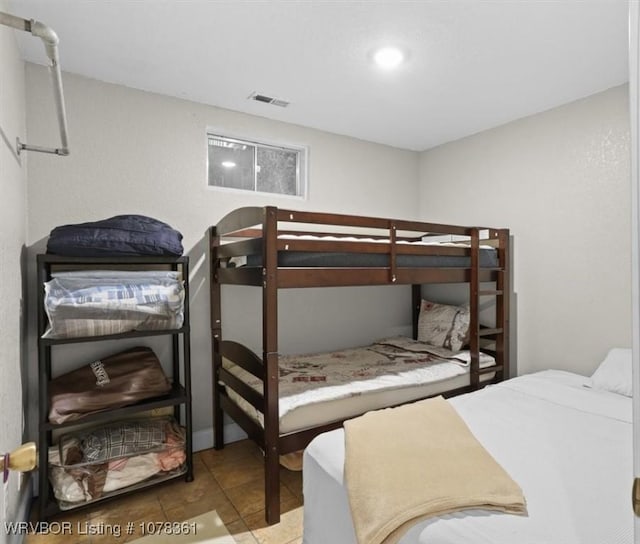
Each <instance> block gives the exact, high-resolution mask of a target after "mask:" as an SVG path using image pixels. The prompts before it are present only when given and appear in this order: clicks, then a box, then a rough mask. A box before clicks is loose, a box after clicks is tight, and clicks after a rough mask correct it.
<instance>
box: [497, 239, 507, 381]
mask: <svg viewBox="0 0 640 544" xmlns="http://www.w3.org/2000/svg"><path fill="white" fill-rule="evenodd" d="M510 262H511V260H510V255H509V229H500V231H499V232H498V266H499V267H500V270H498V278H497V280H496V289H497V290H499V291H500V292H501V296H499V297H498V299H497V301H496V314H497V319H496V327H499V328H501V329H502V331H503V332H502V334H501V335H500V336H499V337H498V339H497V340H496V363H497V364H499V365H502V370H501V373H500V379H501V380H508V379H509V378H510V369H509V330H510V329H509V320H510V318H509V312H510V310H509V292H510V289H511V286H510V285H509V280H510V278H509V275H510V272H509V270H510Z"/></svg>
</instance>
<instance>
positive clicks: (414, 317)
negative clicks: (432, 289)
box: [411, 283, 422, 340]
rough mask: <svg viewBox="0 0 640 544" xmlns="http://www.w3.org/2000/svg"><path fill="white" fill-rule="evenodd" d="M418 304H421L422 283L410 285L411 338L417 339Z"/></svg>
mask: <svg viewBox="0 0 640 544" xmlns="http://www.w3.org/2000/svg"><path fill="white" fill-rule="evenodd" d="M420 304H422V285H420V284H419V283H414V284H412V285H411V322H412V324H413V339H414V340H417V339H418V318H419V317H420Z"/></svg>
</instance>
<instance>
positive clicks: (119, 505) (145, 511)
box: [90, 493, 164, 527]
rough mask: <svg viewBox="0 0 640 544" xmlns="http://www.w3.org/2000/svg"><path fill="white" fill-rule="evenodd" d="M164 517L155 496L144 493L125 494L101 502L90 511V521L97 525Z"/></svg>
mask: <svg viewBox="0 0 640 544" xmlns="http://www.w3.org/2000/svg"><path fill="white" fill-rule="evenodd" d="M159 519H164V512H163V510H162V506H161V504H160V501H159V500H158V498H157V496H155V495H152V494H149V493H144V494H143V495H139V496H138V495H136V494H135V493H133V494H131V495H125V496H121V497H118V498H117V499H114V500H112V501H108V502H105V503H101V504H100V506H99V507H98V508H96V509H95V510H91V511H90V522H91V523H92V524H94V525H96V526H98V525H105V526H109V525H120V526H122V527H125V526H126V525H127V524H128V523H130V522H133V521H135V520H153V521H155V520H159Z"/></svg>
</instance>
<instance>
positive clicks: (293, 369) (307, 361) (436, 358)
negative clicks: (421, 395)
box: [224, 337, 495, 417]
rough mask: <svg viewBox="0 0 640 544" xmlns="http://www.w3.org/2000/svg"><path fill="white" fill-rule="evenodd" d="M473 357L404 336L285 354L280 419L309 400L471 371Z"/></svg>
mask: <svg viewBox="0 0 640 544" xmlns="http://www.w3.org/2000/svg"><path fill="white" fill-rule="evenodd" d="M469 361H470V354H469V351H457V352H454V351H450V350H447V349H444V348H438V347H435V346H431V345H429V344H426V343H424V342H418V341H416V340H412V339H411V338H406V337H394V338H385V339H382V340H379V341H378V342H375V343H374V344H371V345H369V346H364V347H360V348H353V349H345V350H340V351H334V352H330V353H316V354H310V355H281V356H280V358H279V363H280V364H279V368H280V381H279V388H280V390H279V394H280V395H279V396H280V403H279V404H280V417H282V416H284V415H285V414H286V413H288V412H289V411H291V410H293V409H295V408H298V407H300V406H303V405H307V404H312V403H318V402H325V401H328V400H335V399H340V398H345V397H350V396H355V395H361V394H363V393H367V392H371V391H380V390H385V389H397V388H401V387H411V386H416V385H420V384H424V383H432V382H438V381H441V380H446V379H448V378H452V377H455V376H459V375H461V374H465V373H467V372H468V366H469ZM493 364H495V361H494V359H493V357H491V356H489V355H486V354H481V358H480V366H481V367H485V366H491V365H493ZM224 365H225V368H227V370H229V372H231V373H232V374H234V375H236V376H237V377H238V378H240V379H242V380H243V381H244V382H246V383H247V384H249V385H250V386H251V387H253V388H254V389H255V390H256V391H259V392H260V393H262V382H261V381H260V380H259V379H258V378H256V377H255V376H253V375H252V374H250V373H249V372H246V371H245V370H243V369H242V368H240V367H239V366H237V365H235V364H233V363H231V362H230V361H226V360H225V361H224ZM231 393H232V391H230V394H231ZM232 396H233V397H234V399H236V400H237V399H238V396H237V395H232ZM240 404H244V403H240Z"/></svg>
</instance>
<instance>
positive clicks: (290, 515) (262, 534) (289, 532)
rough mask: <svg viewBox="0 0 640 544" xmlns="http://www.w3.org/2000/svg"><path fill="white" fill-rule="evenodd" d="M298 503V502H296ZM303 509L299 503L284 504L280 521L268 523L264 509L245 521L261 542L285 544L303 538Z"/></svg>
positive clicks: (265, 543) (264, 543)
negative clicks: (293, 504) (273, 523)
mask: <svg viewBox="0 0 640 544" xmlns="http://www.w3.org/2000/svg"><path fill="white" fill-rule="evenodd" d="M296 504H298V503H297V502H296ZM302 520H303V511H302V506H300V505H299V504H298V505H297V506H295V507H291V506H290V505H284V506H283V508H282V513H281V515H280V523H277V524H275V525H267V524H266V521H265V519H264V511H260V512H256V513H254V514H251V515H249V516H247V517H246V518H245V519H244V521H245V523H246V524H247V526H248V527H249V529H251V532H252V533H253V536H254V537H255V538H256V539H257V540H258V542H259V543H260V544H283V543H288V542H291V541H294V542H295V541H296V539H299V538H302Z"/></svg>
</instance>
